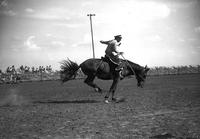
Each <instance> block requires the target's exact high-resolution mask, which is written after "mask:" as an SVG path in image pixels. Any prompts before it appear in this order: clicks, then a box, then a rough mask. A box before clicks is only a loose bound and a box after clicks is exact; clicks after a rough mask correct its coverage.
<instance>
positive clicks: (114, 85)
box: [105, 78, 120, 103]
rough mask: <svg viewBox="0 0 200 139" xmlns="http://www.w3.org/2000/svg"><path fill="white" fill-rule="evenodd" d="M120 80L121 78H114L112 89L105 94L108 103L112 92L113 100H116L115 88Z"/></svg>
mask: <svg viewBox="0 0 200 139" xmlns="http://www.w3.org/2000/svg"><path fill="white" fill-rule="evenodd" d="M119 80H120V78H115V79H113V83H112V85H111V87H110V90H109V92H108V93H107V94H106V96H105V102H106V103H108V99H109V96H110V93H112V100H114V101H115V100H116V99H115V98H114V94H115V90H116V89H117V84H118V82H119Z"/></svg>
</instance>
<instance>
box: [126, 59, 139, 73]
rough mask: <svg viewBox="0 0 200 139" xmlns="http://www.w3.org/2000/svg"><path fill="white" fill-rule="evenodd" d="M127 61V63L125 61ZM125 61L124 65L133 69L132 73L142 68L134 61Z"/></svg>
mask: <svg viewBox="0 0 200 139" xmlns="http://www.w3.org/2000/svg"><path fill="white" fill-rule="evenodd" d="M127 62H128V63H127ZM127 62H126V66H127V67H128V68H129V69H130V70H134V71H133V74H134V73H137V72H138V71H140V70H141V69H142V67H141V66H140V65H138V64H136V63H133V62H131V61H127Z"/></svg>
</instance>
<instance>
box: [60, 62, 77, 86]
mask: <svg viewBox="0 0 200 139" xmlns="http://www.w3.org/2000/svg"><path fill="white" fill-rule="evenodd" d="M60 68H61V70H60V79H61V81H62V82H63V83H64V82H66V81H68V80H72V79H75V77H76V74H77V71H78V69H79V68H80V66H79V65H78V64H77V63H76V62H73V61H71V60H69V59H67V60H63V61H62V62H61V66H60Z"/></svg>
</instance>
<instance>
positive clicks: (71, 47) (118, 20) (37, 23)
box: [0, 0, 200, 70]
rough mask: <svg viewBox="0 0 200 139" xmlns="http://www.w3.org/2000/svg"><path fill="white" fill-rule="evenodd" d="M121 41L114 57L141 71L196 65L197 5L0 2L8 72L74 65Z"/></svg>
mask: <svg viewBox="0 0 200 139" xmlns="http://www.w3.org/2000/svg"><path fill="white" fill-rule="evenodd" d="M87 14H95V16H93V17H92V25H93V35H94V46H95V56H96V58H100V57H101V56H104V54H105V49H106V45H104V44H101V43H100V42H99V41H100V40H104V41H106V40H111V39H113V38H114V36H115V35H122V42H121V43H122V44H121V46H120V51H123V52H124V57H125V58H126V59H129V60H131V61H133V62H135V63H138V64H140V65H142V66H145V65H148V66H149V67H154V66H185V65H199V64H200V1H199V0H0V69H5V68H6V67H8V66H12V65H15V67H19V66H20V65H27V66H35V67H38V66H40V65H41V66H46V65H51V66H52V68H53V69H58V70H59V68H60V62H61V61H62V60H65V59H67V58H69V59H71V60H73V61H76V62H77V63H78V64H80V63H81V62H83V61H84V60H86V59H88V58H92V57H93V54H92V43H91V42H92V41H91V32H90V20H89V17H88V16H87Z"/></svg>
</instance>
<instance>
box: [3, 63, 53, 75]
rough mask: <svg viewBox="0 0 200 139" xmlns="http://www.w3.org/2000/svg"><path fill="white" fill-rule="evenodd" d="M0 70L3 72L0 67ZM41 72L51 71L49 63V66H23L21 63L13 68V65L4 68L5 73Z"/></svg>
mask: <svg viewBox="0 0 200 139" xmlns="http://www.w3.org/2000/svg"><path fill="white" fill-rule="evenodd" d="M0 72H1V73H3V71H2V70H1V69H0ZM41 72H47V73H51V72H53V70H52V67H51V65H49V66H46V67H44V66H39V67H34V66H32V67H29V66H23V65H21V66H20V67H19V68H15V66H14V65H12V66H9V67H7V68H6V71H5V73H12V74H16V73H17V74H20V73H41Z"/></svg>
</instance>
